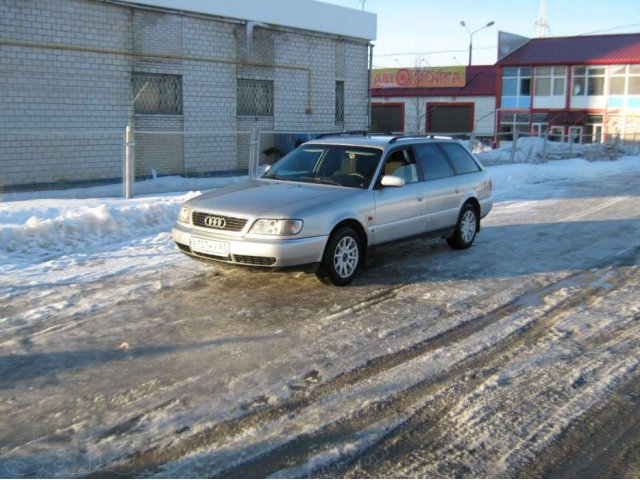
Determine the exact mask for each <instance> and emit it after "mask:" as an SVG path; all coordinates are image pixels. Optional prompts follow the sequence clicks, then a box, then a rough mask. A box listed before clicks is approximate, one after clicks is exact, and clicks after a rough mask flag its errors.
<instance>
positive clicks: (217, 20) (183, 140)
mask: <svg viewBox="0 0 640 480" xmlns="http://www.w3.org/2000/svg"><path fill="white" fill-rule="evenodd" d="M375 35H376V16H375V15H374V14H371V13H366V12H361V11H358V10H354V9H347V8H342V7H337V6H334V5H329V4H323V3H320V2H315V1H312V0H234V1H233V2H228V1H221V0H218V1H211V2H200V1H196V0H186V1H178V0H136V1H124V0H51V1H47V2H41V1H37V0H3V1H2V2H1V3H0V57H1V58H2V62H1V63H0V112H1V114H0V172H1V173H0V188H2V187H13V186H18V185H34V184H40V183H42V184H47V183H53V182H74V181H85V180H108V179H118V178H120V177H121V175H122V164H123V134H124V130H125V127H126V125H127V124H128V123H131V124H132V125H133V127H134V129H135V131H136V132H139V133H138V134H136V137H135V138H136V174H137V175H138V176H146V175H149V174H151V172H154V173H157V174H159V175H162V174H204V173H208V172H212V171H232V170H239V169H243V168H246V167H247V161H248V149H249V138H248V136H246V135H244V134H242V135H232V134H229V133H228V132H236V131H245V132H246V131H251V130H253V129H259V130H260V131H267V132H274V131H284V132H321V131H332V130H342V129H364V128H366V127H367V125H368V123H369V121H368V89H367V86H368V60H369V48H370V43H369V42H370V41H371V40H373V39H375ZM272 141H273V136H271V137H268V136H267V137H264V138H263V139H262V143H261V145H260V147H261V148H263V149H264V148H265V147H268V146H269V145H268V144H269V142H272Z"/></svg>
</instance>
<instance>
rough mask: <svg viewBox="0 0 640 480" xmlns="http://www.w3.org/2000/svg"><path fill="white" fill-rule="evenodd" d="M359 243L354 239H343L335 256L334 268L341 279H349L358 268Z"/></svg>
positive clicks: (347, 237) (348, 237)
mask: <svg viewBox="0 0 640 480" xmlns="http://www.w3.org/2000/svg"><path fill="white" fill-rule="evenodd" d="M358 258H359V252H358V242H356V241H355V239H354V238H353V237H350V236H346V237H343V238H342V239H341V240H340V241H339V242H338V245H337V247H336V249H335V252H334V254H333V266H334V268H335V270H336V273H337V274H338V275H339V276H340V278H349V277H350V276H351V275H353V274H354V273H355V271H356V268H357V267H358Z"/></svg>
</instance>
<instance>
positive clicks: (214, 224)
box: [204, 217, 227, 229]
mask: <svg viewBox="0 0 640 480" xmlns="http://www.w3.org/2000/svg"><path fill="white" fill-rule="evenodd" d="M204 224H205V225H206V226H207V227H209V228H219V229H222V228H224V227H226V226H227V221H226V220H225V219H224V217H205V219H204Z"/></svg>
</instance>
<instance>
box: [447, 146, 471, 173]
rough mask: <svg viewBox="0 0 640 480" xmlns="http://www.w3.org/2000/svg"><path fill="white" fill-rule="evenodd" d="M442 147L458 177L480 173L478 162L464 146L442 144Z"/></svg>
mask: <svg viewBox="0 0 640 480" xmlns="http://www.w3.org/2000/svg"><path fill="white" fill-rule="evenodd" d="M440 147H442V149H443V150H444V152H445V153H446V154H447V156H448V157H449V160H451V163H452V164H453V168H454V170H455V171H456V173H457V174H458V175H460V174H463V173H472V172H478V171H480V167H479V166H478V164H477V163H476V161H475V160H474V159H473V157H472V156H471V155H470V154H469V153H468V152H467V151H466V150H465V149H464V148H463V147H462V146H460V145H458V144H456V143H442V144H440Z"/></svg>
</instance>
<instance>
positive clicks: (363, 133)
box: [316, 130, 369, 140]
mask: <svg viewBox="0 0 640 480" xmlns="http://www.w3.org/2000/svg"><path fill="white" fill-rule="evenodd" d="M368 134H369V132H367V131H366V130H349V131H347V132H332V133H321V134H320V135H318V136H317V137H316V140H317V139H319V138H327V137H347V136H350V135H359V136H362V137H364V136H366V135H368Z"/></svg>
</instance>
